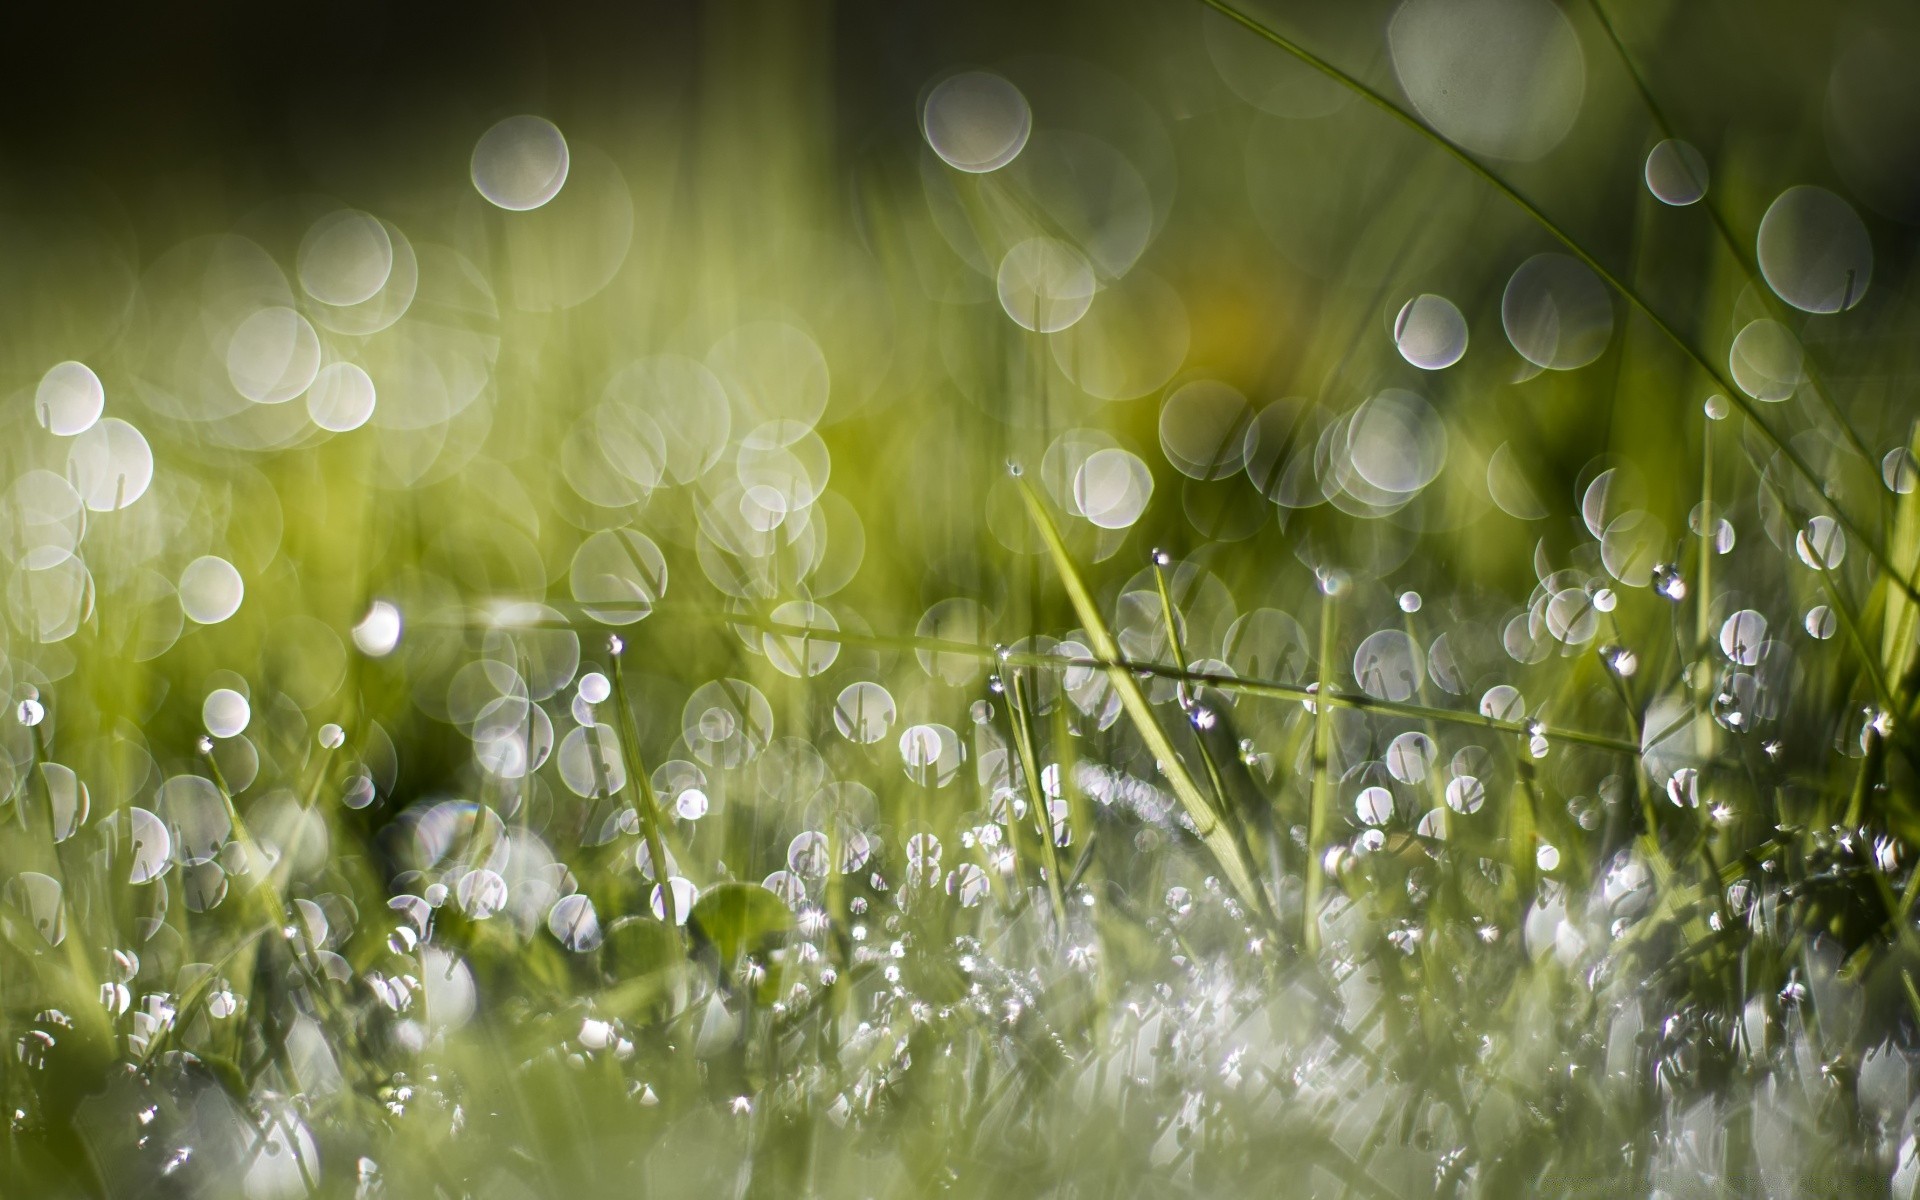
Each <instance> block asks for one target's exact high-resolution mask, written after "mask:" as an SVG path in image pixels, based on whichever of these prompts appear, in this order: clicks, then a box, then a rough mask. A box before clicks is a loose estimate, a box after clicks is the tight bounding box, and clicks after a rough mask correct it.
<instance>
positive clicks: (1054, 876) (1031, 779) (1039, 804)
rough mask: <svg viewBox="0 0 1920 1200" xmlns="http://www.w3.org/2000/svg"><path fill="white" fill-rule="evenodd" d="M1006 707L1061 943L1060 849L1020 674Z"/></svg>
mask: <svg viewBox="0 0 1920 1200" xmlns="http://www.w3.org/2000/svg"><path fill="white" fill-rule="evenodd" d="M1008 674H1009V675H1010V676H1011V678H1009V679H1007V680H1006V681H1005V682H1006V690H1007V699H1008V705H1007V707H1008V708H1009V709H1011V710H1012V711H1011V712H1010V713H1009V714H1008V724H1010V725H1011V726H1012V727H1013V744H1014V746H1015V748H1016V749H1017V751H1018V753H1019V755H1020V773H1021V774H1022V775H1024V776H1025V777H1026V783H1027V798H1028V802H1029V803H1030V804H1032V805H1033V815H1034V819H1035V821H1036V822H1038V824H1039V828H1040V856H1041V857H1042V858H1043V859H1044V860H1045V867H1046V872H1047V898H1048V900H1050V901H1051V902H1052V904H1053V920H1054V935H1055V936H1056V937H1057V938H1059V939H1060V940H1061V941H1062V942H1063V943H1064V942H1065V940H1066V937H1067V901H1066V894H1065V892H1064V891H1062V888H1061V879H1060V848H1059V846H1057V845H1055V843H1054V839H1053V809H1052V808H1051V807H1050V806H1049V805H1048V803H1047V789H1046V786H1045V782H1044V781H1043V780H1042V779H1041V778H1040V761H1039V756H1038V755H1036V754H1035V753H1034V749H1033V723H1032V720H1031V717H1030V712H1029V708H1028V705H1027V696H1026V690H1027V689H1026V684H1025V683H1024V682H1023V681H1022V680H1021V678H1020V672H1018V671H1011V672H1009V673H1008ZM1007 804H1008V812H1007V824H1008V826H1010V827H1011V826H1013V825H1014V824H1016V823H1018V821H1019V818H1018V817H1016V816H1015V815H1014V813H1013V812H1012V804H1013V801H1012V799H1011V798H1009V799H1008V801H1007Z"/></svg>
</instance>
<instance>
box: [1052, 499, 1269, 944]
mask: <svg viewBox="0 0 1920 1200" xmlns="http://www.w3.org/2000/svg"><path fill="white" fill-rule="evenodd" d="M1014 482H1015V483H1017V484H1019V486H1020V498H1021V499H1022V500H1024V501H1026V504H1027V512H1028V513H1030V514H1031V515H1032V517H1033V523H1034V526H1035V528H1037V529H1038V530H1039V531H1040V539H1041V540H1042V541H1044V542H1045V543H1046V544H1047V553H1048V556H1049V557H1051V558H1052V559H1053V566H1054V570H1055V572H1056V573H1057V574H1058V575H1059V576H1060V585H1061V586H1062V587H1064V588H1065V589H1066V592H1067V599H1068V600H1069V601H1071V602H1072V604H1073V612H1074V615H1075V616H1077V617H1078V618H1079V619H1080V624H1081V625H1082V626H1084V627H1085V628H1086V631H1087V640H1088V641H1090V642H1092V643H1093V652H1094V654H1095V656H1096V657H1098V658H1101V659H1103V660H1105V662H1106V666H1105V668H1104V669H1105V671H1106V673H1107V678H1108V680H1109V681H1111V682H1112V684H1113V690H1114V691H1115V692H1117V693H1119V695H1120V704H1121V706H1122V707H1124V708H1125V709H1126V710H1127V717H1128V719H1129V720H1131V721H1132V722H1133V725H1134V728H1135V729H1137V730H1138V731H1139V733H1140V739H1141V740H1142V741H1144V742H1145V743H1146V744H1147V749H1148V750H1149V751H1150V752H1152V754H1153V757H1154V759H1155V760H1156V761H1157V762H1159V763H1160V766H1161V770H1163V771H1164V772H1165V773H1166V777H1167V782H1168V783H1170V784H1172V785H1173V791H1174V795H1176V796H1178V797H1179V798H1180V804H1181V806H1182V807H1183V808H1185V809H1186V810H1187V817H1188V819H1189V820H1191V821H1192V822H1193V831H1194V832H1195V833H1197V834H1199V835H1200V840H1201V841H1203V842H1205V843H1206V844H1207V849H1209V850H1211V851H1213V856H1214V858H1216V859H1217V860H1219V863H1220V869H1221V871H1222V872H1224V873H1225V874H1226V877H1227V881H1228V882H1229V883H1231V884H1232V885H1233V889H1234V890H1235V891H1236V892H1238V893H1240V896H1241V898H1242V899H1244V900H1246V901H1247V902H1248V903H1249V904H1252V905H1254V906H1255V907H1256V908H1258V909H1259V911H1260V912H1262V913H1268V912H1271V905H1270V904H1269V902H1268V900H1267V895H1266V893H1265V892H1264V891H1262V890H1261V888H1260V886H1259V885H1258V884H1257V883H1255V882H1254V873H1253V868H1252V865H1251V864H1250V863H1248V862H1247V861H1246V858H1245V856H1244V855H1243V854H1242V853H1241V849H1240V843H1239V841H1238V840H1237V839H1236V838H1235V837H1234V836H1233V831H1232V830H1230V829H1228V828H1227V826H1226V824H1225V821H1224V818H1223V816H1222V814H1221V813H1220V812H1219V811H1218V809H1216V808H1215V807H1214V804H1213V802H1212V801H1211V800H1209V799H1208V798H1207V795H1206V793H1205V792H1203V791H1201V790H1200V787H1199V785H1198V784H1196V783H1195V782H1194V780H1193V775H1192V774H1191V773H1190V772H1189V771H1188V770H1187V768H1186V765H1185V764H1184V763H1182V762H1181V761H1180V757H1179V755H1177V754H1175V753H1174V749H1173V742H1172V741H1170V740H1169V739H1168V737H1167V732H1166V730H1164V729H1162V728H1160V722H1159V720H1158V719H1156V718H1155V717H1154V715H1153V708H1152V706H1151V705H1149V704H1148V703H1147V696H1146V693H1145V692H1142V691H1141V690H1140V683H1139V681H1138V680H1136V679H1135V678H1134V677H1133V673H1132V672H1131V671H1129V670H1127V669H1126V668H1125V667H1124V666H1121V665H1119V664H1120V658H1121V655H1120V644H1119V643H1118V642H1116V641H1115V640H1114V637H1113V633H1112V631H1111V630H1109V629H1108V628H1107V621H1106V618H1105V617H1104V616H1103V615H1102V614H1101V612H1100V606H1099V605H1098V604H1095V603H1094V601H1093V593H1091V592H1089V591H1088V590H1087V584H1086V581H1085V580H1083V579H1081V578H1080V572H1079V570H1078V568H1076V567H1075V566H1074V565H1073V558H1072V556H1071V555H1069V554H1068V553H1067V544H1066V542H1064V541H1062V540H1061V537H1060V530H1059V528H1058V527H1057V526H1055V525H1054V523H1053V517H1052V515H1051V514H1049V513H1048V512H1047V510H1046V506H1045V505H1044V504H1043V503H1042V502H1041V499H1040V497H1039V495H1038V494H1037V493H1036V492H1035V491H1034V490H1033V485H1032V484H1031V483H1029V482H1027V480H1026V477H1025V476H1020V477H1017V478H1016V479H1015V480H1014Z"/></svg>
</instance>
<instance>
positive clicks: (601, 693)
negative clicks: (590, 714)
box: [579, 671, 613, 704]
mask: <svg viewBox="0 0 1920 1200" xmlns="http://www.w3.org/2000/svg"><path fill="white" fill-rule="evenodd" d="M579 691H580V698H581V699H582V700H584V701H586V702H587V703H588V704H604V703H606V700H607V697H609V696H611V695H613V685H612V684H611V683H609V682H608V681H607V677H606V676H605V675H602V674H601V673H600V672H598V671H589V672H587V673H586V674H585V675H582V676H581V677H580V683H579Z"/></svg>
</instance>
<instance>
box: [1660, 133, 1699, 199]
mask: <svg viewBox="0 0 1920 1200" xmlns="http://www.w3.org/2000/svg"><path fill="white" fill-rule="evenodd" d="M1645 174H1646V180H1647V190H1648V191H1649V192H1652V193H1653V195H1654V198H1655V199H1657V200H1659V201H1660V203H1662V204H1669V205H1672V206H1674V207H1676V208H1682V207H1685V206H1686V205H1689V204H1697V203H1698V202H1699V201H1700V198H1701V197H1702V196H1705V195H1706V194H1707V160H1706V159H1705V158H1704V157H1703V156H1702V155H1701V153H1700V151H1698V150H1696V149H1694V148H1693V146H1692V145H1691V144H1690V143H1687V142H1683V141H1681V140H1680V139H1679V138H1668V139H1666V140H1665V141H1663V142H1661V143H1660V144H1659V145H1657V146H1655V147H1654V148H1653V150H1652V152H1651V153H1649V154H1648V155H1647V166H1646V172H1645Z"/></svg>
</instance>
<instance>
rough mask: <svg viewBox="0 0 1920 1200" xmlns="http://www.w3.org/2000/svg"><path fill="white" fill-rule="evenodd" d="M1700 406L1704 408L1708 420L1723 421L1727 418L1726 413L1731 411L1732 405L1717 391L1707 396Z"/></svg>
mask: <svg viewBox="0 0 1920 1200" xmlns="http://www.w3.org/2000/svg"><path fill="white" fill-rule="evenodd" d="M1700 407H1701V408H1702V409H1703V410H1705V412H1706V414H1707V419H1708V420H1710V421H1724V420H1726V419H1727V414H1729V413H1731V412H1732V411H1733V405H1732V404H1730V403H1728V402H1727V398H1726V397H1725V396H1722V395H1720V394H1719V393H1718V392H1716V393H1714V394H1713V395H1711V396H1708V397H1707V399H1706V403H1704V404H1702V405H1701V406H1700Z"/></svg>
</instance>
